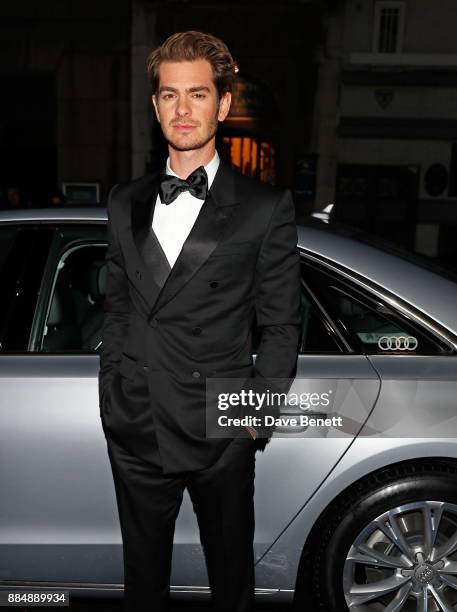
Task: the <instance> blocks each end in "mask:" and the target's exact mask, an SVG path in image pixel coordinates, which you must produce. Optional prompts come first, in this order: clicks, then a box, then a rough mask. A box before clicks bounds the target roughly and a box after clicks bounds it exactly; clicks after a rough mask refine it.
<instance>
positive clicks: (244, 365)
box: [99, 160, 300, 474]
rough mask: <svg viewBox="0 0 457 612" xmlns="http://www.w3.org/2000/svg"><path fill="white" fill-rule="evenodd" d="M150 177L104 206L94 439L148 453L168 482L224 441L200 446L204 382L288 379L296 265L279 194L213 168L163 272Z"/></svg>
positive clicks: (295, 323)
mask: <svg viewBox="0 0 457 612" xmlns="http://www.w3.org/2000/svg"><path fill="white" fill-rule="evenodd" d="M158 177H159V172H157V173H151V174H148V175H146V176H143V177H141V178H139V179H136V180H134V181H131V182H129V183H125V184H119V185H115V186H114V187H113V189H112V190H111V192H110V195H109V198H108V236H109V246H108V250H107V254H106V264H107V266H106V267H107V278H106V296H105V302H104V309H105V313H106V314H105V322H104V328H103V342H102V347H101V353H100V365H101V368H100V373H99V396H100V414H101V418H102V423H103V426H104V431H105V434H109V435H111V436H113V438H116V439H117V441H118V442H119V443H121V444H124V445H125V446H127V447H129V448H130V449H131V450H132V452H135V453H137V454H139V455H144V456H145V457H147V456H148V453H150V452H152V448H153V447H154V446H155V447H156V450H158V455H157V456H160V461H161V466H162V468H163V471H164V473H170V474H171V473H176V472H180V471H190V470H198V469H202V468H204V467H207V466H209V465H211V464H212V463H213V462H214V461H215V460H216V459H217V458H218V457H219V455H220V454H221V453H222V452H223V450H224V448H225V446H226V445H227V443H228V442H229V441H230V439H227V438H208V437H206V430H205V381H206V378H207V377H217V378H224V377H234V376H236V377H254V378H255V379H256V380H265V379H266V378H270V377H272V378H284V377H285V378H291V377H292V378H293V377H294V376H295V369H296V359H297V352H298V342H299V330H300V313H299V309H300V264H299V254H298V250H297V232H296V226H295V221H294V206H293V202H292V198H291V194H290V191H289V190H284V189H280V188H277V187H272V186H271V185H266V184H263V183H260V182H258V181H256V180H254V179H251V178H247V177H244V176H242V175H240V174H239V173H238V172H236V171H235V170H232V169H231V168H230V166H228V165H227V164H226V163H225V162H223V161H222V160H221V162H220V165H219V168H218V170H217V173H216V176H215V178H214V181H213V183H212V185H211V189H210V190H209V191H208V196H207V198H206V200H205V202H204V204H203V206H202V207H201V209H200V212H199V215H198V217H197V220H196V222H195V224H194V226H193V227H192V229H191V231H190V233H189V235H188V237H187V239H186V241H185V243H184V245H183V248H182V250H181V252H180V254H179V256H178V259H177V260H176V262H175V264H174V266H173V268H170V265H169V263H168V260H167V259H166V256H165V254H164V252H163V250H162V248H161V246H160V243H159V241H158V239H157V237H156V235H155V233H154V232H153V230H152V227H151V226H152V217H153V214H154V207H155V202H156V198H157V193H158ZM170 206H173V203H172V204H170ZM254 320H256V323H257V329H258V330H259V334H260V344H259V347H258V350H257V358H256V363H255V367H254V366H253V361H252V356H251V354H252V326H253V321H254ZM245 431H246V430H245ZM267 437H268V436H267Z"/></svg>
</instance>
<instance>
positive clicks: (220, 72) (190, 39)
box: [146, 30, 238, 98]
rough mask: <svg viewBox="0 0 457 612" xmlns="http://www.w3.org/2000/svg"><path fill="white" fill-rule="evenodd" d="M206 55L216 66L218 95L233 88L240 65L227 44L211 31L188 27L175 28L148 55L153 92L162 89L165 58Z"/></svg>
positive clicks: (167, 60) (196, 57) (148, 67)
mask: <svg viewBox="0 0 457 612" xmlns="http://www.w3.org/2000/svg"><path fill="white" fill-rule="evenodd" d="M197 59H206V60H208V62H209V63H210V64H211V66H212V68H213V75H214V77H213V78H214V84H215V86H216V89H217V92H218V94H219V98H220V97H221V96H223V95H224V93H225V92H227V91H229V92H232V89H233V83H234V81H235V77H236V73H237V72H238V66H237V64H236V62H235V61H234V60H233V57H232V55H231V54H230V51H229V50H228V47H227V45H226V44H225V43H224V42H222V40H221V39H220V38H217V37H216V36H213V35H212V34H205V33H204V32H197V31H195V30H189V31H187V32H176V34H172V35H171V36H170V37H169V38H167V40H166V41H165V42H164V43H162V44H161V45H160V47H158V48H157V49H153V50H152V51H151V53H150V54H149V55H148V58H147V61H146V65H147V72H148V78H149V80H150V81H151V85H152V93H153V94H154V95H156V94H157V93H158V89H159V67H160V64H161V63H162V62H185V61H193V60H197Z"/></svg>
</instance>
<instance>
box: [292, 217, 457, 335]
mask: <svg viewBox="0 0 457 612" xmlns="http://www.w3.org/2000/svg"><path fill="white" fill-rule="evenodd" d="M297 229H298V245H299V247H300V248H301V249H302V250H303V251H305V252H308V253H310V254H311V255H314V256H317V257H318V258H320V259H325V260H327V261H329V262H331V263H335V264H338V266H339V267H341V266H343V267H344V268H346V269H347V270H349V271H350V272H352V273H355V274H357V275H361V276H362V277H365V278H366V279H368V280H369V281H371V282H372V283H375V284H377V285H378V286H380V287H382V288H385V289H387V290H388V291H389V292H391V293H393V294H394V295H396V296H398V297H399V298H401V299H403V300H405V301H406V302H408V303H410V304H412V305H413V306H415V307H416V309H418V310H419V311H421V312H423V313H424V314H426V315H427V316H429V317H431V318H432V319H434V320H435V321H436V322H438V323H440V324H441V325H443V326H444V327H446V328H448V329H449V330H450V331H452V332H453V333H454V334H455V335H457V309H456V306H455V304H456V303H457V282H455V280H452V279H451V278H445V277H444V276H442V275H441V274H438V273H437V272H435V271H433V270H432V265H430V268H429V269H427V267H425V264H424V265H422V262H421V264H420V263H419V259H420V258H417V259H416V261H415V262H413V261H412V260H413V259H414V256H411V257H408V256H407V251H406V250H402V249H398V248H395V246H392V248H391V251H392V252H388V250H386V248H381V247H380V246H374V245H371V244H369V243H368V242H367V241H366V240H363V235H361V236H359V237H357V236H358V234H357V232H352V233H351V232H344V231H342V227H341V226H338V225H337V224H335V225H333V226H332V225H328V224H326V223H323V222H321V221H318V222H314V221H313V222H310V223H309V224H304V225H300V226H298V228H297ZM395 251H397V252H395Z"/></svg>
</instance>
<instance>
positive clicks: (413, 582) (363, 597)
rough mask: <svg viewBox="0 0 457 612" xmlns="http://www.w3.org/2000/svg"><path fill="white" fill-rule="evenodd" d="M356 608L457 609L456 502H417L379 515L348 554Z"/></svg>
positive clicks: (384, 611)
mask: <svg viewBox="0 0 457 612" xmlns="http://www.w3.org/2000/svg"><path fill="white" fill-rule="evenodd" d="M343 590H344V596H345V599H346V604H347V606H348V608H349V610H351V612H397V611H398V610H403V611H404V612H413V611H414V612H416V611H417V612H456V611H457V505H456V504H451V503H448V502H443V501H418V502H413V503H410V504H404V505H401V506H396V507H395V508H392V509H390V510H387V511H386V512H384V513H382V514H380V515H379V516H377V517H376V518H375V519H374V520H372V521H371V522H370V523H369V524H368V525H367V526H366V527H365V528H364V529H363V530H362V531H361V532H360V533H359V535H358V536H357V538H356V539H355V540H354V542H353V544H352V546H351V547H350V549H349V552H348V554H347V557H346V561H345V564H344V569H343Z"/></svg>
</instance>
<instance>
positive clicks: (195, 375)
mask: <svg viewBox="0 0 457 612" xmlns="http://www.w3.org/2000/svg"><path fill="white" fill-rule="evenodd" d="M192 376H193V377H194V378H200V372H199V371H198V370H194V371H193V372H192Z"/></svg>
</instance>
